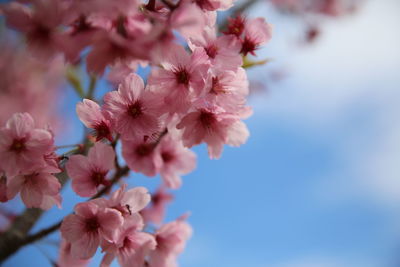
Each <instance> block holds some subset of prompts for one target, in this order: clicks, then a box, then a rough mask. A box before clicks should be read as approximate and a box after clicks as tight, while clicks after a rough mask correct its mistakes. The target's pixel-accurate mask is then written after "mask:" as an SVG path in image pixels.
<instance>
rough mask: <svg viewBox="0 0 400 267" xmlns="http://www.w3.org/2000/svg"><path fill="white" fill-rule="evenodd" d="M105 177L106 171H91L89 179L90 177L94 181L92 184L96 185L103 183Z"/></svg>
mask: <svg viewBox="0 0 400 267" xmlns="http://www.w3.org/2000/svg"><path fill="white" fill-rule="evenodd" d="M105 178H106V173H104V172H97V171H96V172H93V173H92V176H91V179H92V181H93V182H94V184H95V185H96V186H99V185H101V184H104V183H105Z"/></svg>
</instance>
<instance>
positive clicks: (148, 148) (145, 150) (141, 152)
mask: <svg viewBox="0 0 400 267" xmlns="http://www.w3.org/2000/svg"><path fill="white" fill-rule="evenodd" d="M152 151H153V146H152V145H151V144H141V145H139V146H138V147H136V150H135V152H136V155H138V156H139V157H146V156H148V155H150V154H151V153H152Z"/></svg>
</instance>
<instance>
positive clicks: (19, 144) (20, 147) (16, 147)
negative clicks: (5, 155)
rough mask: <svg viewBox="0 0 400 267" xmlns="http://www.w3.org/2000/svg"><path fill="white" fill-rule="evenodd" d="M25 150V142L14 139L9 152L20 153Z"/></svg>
mask: <svg viewBox="0 0 400 267" xmlns="http://www.w3.org/2000/svg"><path fill="white" fill-rule="evenodd" d="M25 149H26V147H25V140H24V139H14V141H13V143H12V144H11V146H10V151H13V152H16V153H21V152H22V151H24V150H25Z"/></svg>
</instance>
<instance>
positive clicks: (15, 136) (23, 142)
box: [0, 113, 53, 177]
mask: <svg viewBox="0 0 400 267" xmlns="http://www.w3.org/2000/svg"><path fill="white" fill-rule="evenodd" d="M52 150H53V137H52V134H51V133H50V132H49V131H47V130H44V129H37V128H35V124H34V121H33V118H32V117H31V115H29V114H28V113H17V114H14V115H13V116H12V117H11V118H10V119H9V120H8V121H7V124H6V126H5V127H3V128H1V129H0V168H1V169H3V170H4V171H5V173H6V175H7V176H8V177H11V176H15V175H17V174H18V173H20V172H22V171H29V170H32V169H35V168H41V167H45V166H46V161H45V158H44V156H45V155H46V154H49V153H51V152H52Z"/></svg>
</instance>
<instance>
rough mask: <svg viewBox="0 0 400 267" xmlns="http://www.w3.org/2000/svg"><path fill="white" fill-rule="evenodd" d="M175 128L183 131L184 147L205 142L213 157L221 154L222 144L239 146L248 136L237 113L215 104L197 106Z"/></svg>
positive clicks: (215, 157)
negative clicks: (211, 105) (225, 110)
mask: <svg viewBox="0 0 400 267" xmlns="http://www.w3.org/2000/svg"><path fill="white" fill-rule="evenodd" d="M177 128H178V129H182V131H183V135H182V140H183V144H184V145H185V146H186V147H192V146H194V145H197V144H200V143H202V142H205V143H207V146H208V154H209V156H210V158H213V159H217V158H219V157H220V156H221V153H222V149H223V145H224V144H229V145H232V146H239V145H241V144H243V143H244V142H245V141H246V140H247V138H248V136H249V131H248V130H247V127H246V125H245V124H244V123H243V122H241V121H240V118H239V117H238V116H237V115H235V114H232V113H228V112H224V110H223V109H221V108H218V107H216V106H214V107H203V108H198V109H197V110H196V111H193V112H191V113H189V114H187V115H186V116H185V117H183V119H182V121H181V122H180V123H179V124H178V125H177Z"/></svg>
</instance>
